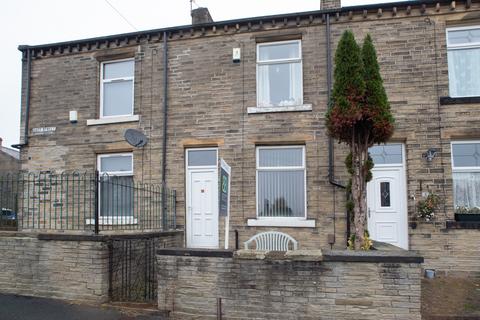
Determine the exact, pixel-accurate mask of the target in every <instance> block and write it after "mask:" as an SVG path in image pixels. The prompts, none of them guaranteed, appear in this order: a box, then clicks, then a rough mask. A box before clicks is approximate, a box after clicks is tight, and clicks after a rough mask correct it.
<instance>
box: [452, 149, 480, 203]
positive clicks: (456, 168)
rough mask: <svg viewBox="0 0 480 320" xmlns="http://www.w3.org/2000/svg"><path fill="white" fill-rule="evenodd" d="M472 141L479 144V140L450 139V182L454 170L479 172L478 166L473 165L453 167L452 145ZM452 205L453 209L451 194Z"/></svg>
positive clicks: (479, 167)
mask: <svg viewBox="0 0 480 320" xmlns="http://www.w3.org/2000/svg"><path fill="white" fill-rule="evenodd" d="M472 143H478V144H480V140H457V141H451V142H450V157H451V158H450V159H451V162H452V182H453V173H456V172H459V173H461V172H480V166H478V167H477V166H474V167H455V162H454V161H453V145H455V144H472ZM453 206H454V210H455V195H453Z"/></svg>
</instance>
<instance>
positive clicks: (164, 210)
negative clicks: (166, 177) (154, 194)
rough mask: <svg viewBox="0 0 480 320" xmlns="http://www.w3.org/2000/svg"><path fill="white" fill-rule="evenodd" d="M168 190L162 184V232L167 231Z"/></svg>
mask: <svg viewBox="0 0 480 320" xmlns="http://www.w3.org/2000/svg"><path fill="white" fill-rule="evenodd" d="M166 200H167V188H166V186H165V183H162V230H167V228H166V227H167V201H166Z"/></svg>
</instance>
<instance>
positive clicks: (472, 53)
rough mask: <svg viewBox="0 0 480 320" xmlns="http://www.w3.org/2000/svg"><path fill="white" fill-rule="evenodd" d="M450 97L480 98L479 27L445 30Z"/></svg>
mask: <svg viewBox="0 0 480 320" xmlns="http://www.w3.org/2000/svg"><path fill="white" fill-rule="evenodd" d="M447 49H448V78H449V84H450V96H451V97H473V96H480V26H475V27H458V28H449V29H447Z"/></svg>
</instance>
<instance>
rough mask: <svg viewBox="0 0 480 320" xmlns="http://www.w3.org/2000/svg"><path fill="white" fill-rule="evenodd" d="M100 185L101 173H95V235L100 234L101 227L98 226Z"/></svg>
mask: <svg viewBox="0 0 480 320" xmlns="http://www.w3.org/2000/svg"><path fill="white" fill-rule="evenodd" d="M99 184H100V179H99V173H98V171H95V212H94V215H95V216H94V219H95V234H98V232H99V226H98V219H99V209H100V208H99V207H100V206H99V203H98V202H99V200H100V198H99V187H100V186H99Z"/></svg>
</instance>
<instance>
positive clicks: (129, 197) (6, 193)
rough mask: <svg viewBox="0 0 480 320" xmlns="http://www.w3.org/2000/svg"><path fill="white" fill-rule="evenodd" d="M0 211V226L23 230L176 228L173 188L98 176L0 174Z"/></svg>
mask: <svg viewBox="0 0 480 320" xmlns="http://www.w3.org/2000/svg"><path fill="white" fill-rule="evenodd" d="M162 199H165V201H164V203H162ZM0 208H2V218H1V219H0V227H2V223H3V222H2V221H7V219H8V220H9V224H11V225H12V224H14V225H15V226H18V228H20V229H23V230H25V229H45V230H87V231H94V232H95V233H98V232H100V231H103V230H141V231H146V230H152V231H154V230H170V229H175V228H176V219H175V218H176V193H175V191H174V190H169V189H168V188H166V187H162V186H161V185H154V184H147V183H143V182H138V181H135V180H134V178H133V177H131V176H112V175H110V176H109V175H99V174H98V172H84V173H79V172H63V173H60V174H57V173H54V172H38V173H33V172H29V173H15V174H4V175H0ZM12 217H14V219H12ZM12 220H14V221H15V222H12ZM5 224H6V223H5Z"/></svg>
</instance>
